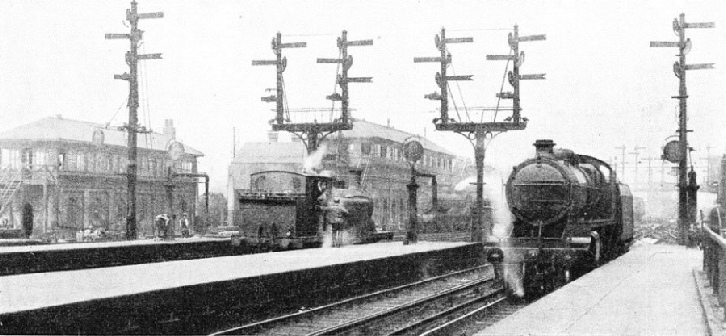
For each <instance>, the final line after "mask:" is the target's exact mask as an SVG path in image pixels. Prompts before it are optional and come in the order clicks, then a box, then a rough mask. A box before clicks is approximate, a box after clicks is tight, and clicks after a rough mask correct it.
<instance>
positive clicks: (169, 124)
mask: <svg viewBox="0 0 726 336" xmlns="http://www.w3.org/2000/svg"><path fill="white" fill-rule="evenodd" d="M164 135H166V136H168V137H170V138H171V139H176V128H174V121H173V120H172V119H164Z"/></svg>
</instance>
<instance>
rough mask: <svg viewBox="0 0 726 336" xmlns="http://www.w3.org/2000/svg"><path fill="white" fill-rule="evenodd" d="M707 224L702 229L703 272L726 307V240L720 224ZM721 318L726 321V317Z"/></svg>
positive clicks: (719, 301) (720, 303)
mask: <svg viewBox="0 0 726 336" xmlns="http://www.w3.org/2000/svg"><path fill="white" fill-rule="evenodd" d="M719 215H720V214H719ZM718 217H720V216H718ZM719 219H720V218H719ZM719 222H720V220H719ZM706 224H711V225H703V227H702V232H703V236H702V246H703V271H704V273H705V275H706V278H707V279H708V282H709V283H710V284H711V288H712V289H713V294H714V295H715V296H716V298H717V299H718V303H719V305H720V306H721V307H726V238H724V237H723V236H722V230H721V228H720V227H721V226H720V225H719V224H720V223H710V222H707V223H706ZM714 230H715V231H716V232H715V231H714ZM723 233H726V231H723ZM725 313H726V311H725ZM721 318H724V319H726V315H725V316H722V317H721Z"/></svg>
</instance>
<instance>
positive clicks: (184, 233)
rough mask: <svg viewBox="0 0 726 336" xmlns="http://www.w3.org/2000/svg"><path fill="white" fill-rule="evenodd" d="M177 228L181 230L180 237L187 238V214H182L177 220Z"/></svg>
mask: <svg viewBox="0 0 726 336" xmlns="http://www.w3.org/2000/svg"><path fill="white" fill-rule="evenodd" d="M179 228H180V229H181V233H182V237H184V238H189V236H190V235H189V219H187V214H182V217H181V219H180V220H179Z"/></svg>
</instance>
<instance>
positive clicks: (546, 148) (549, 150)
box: [534, 139, 555, 155]
mask: <svg viewBox="0 0 726 336" xmlns="http://www.w3.org/2000/svg"><path fill="white" fill-rule="evenodd" d="M534 147H535V148H537V154H549V155H554V153H555V151H554V148H555V142H554V141H552V139H540V140H537V141H535V142H534Z"/></svg>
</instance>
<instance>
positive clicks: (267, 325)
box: [215, 265, 511, 335]
mask: <svg viewBox="0 0 726 336" xmlns="http://www.w3.org/2000/svg"><path fill="white" fill-rule="evenodd" d="M508 305H510V304H509V301H508V300H507V299H506V295H505V293H504V291H503V290H502V288H501V287H499V284H497V283H496V282H495V281H494V279H493V271H492V269H491V267H490V266H489V265H486V266H479V267H475V268H471V269H467V270H463V271H459V272H456V273H452V274H448V275H444V276H439V277H435V278H431V279H426V280H423V281H419V282H416V283H413V284H409V285H404V286H399V287H396V288H392V289H387V290H383V291H379V292H376V293H372V294H368V295H365V296H360V297H356V298H351V299H348V300H344V301H340V302H337V303H333V304H330V305H326V306H321V307H317V308H314V309H310V310H302V311H299V312H297V313H294V314H289V315H284V316H280V317H276V318H272V319H268V320H265V321H261V322H256V323H252V324H248V325H245V326H241V327H236V328H232V329H228V330H224V331H220V332H218V333H216V334H215V335H419V334H422V333H430V334H431V335H450V334H451V332H452V331H453V330H465V329H466V328H469V329H471V328H476V330H479V329H482V328H484V327H486V326H488V325H486V324H482V323H487V322H486V321H487V320H491V319H492V318H495V317H496V316H498V315H497V314H495V313H494V312H495V311H499V310H501V311H504V312H505V313H506V312H507V309H506V308H507V307H508ZM510 313H511V312H510ZM499 315H501V314H499ZM482 319H483V321H485V322H477V320H482ZM491 323H493V322H491ZM491 323H489V325H490V324H491ZM471 330H474V329H471Z"/></svg>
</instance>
